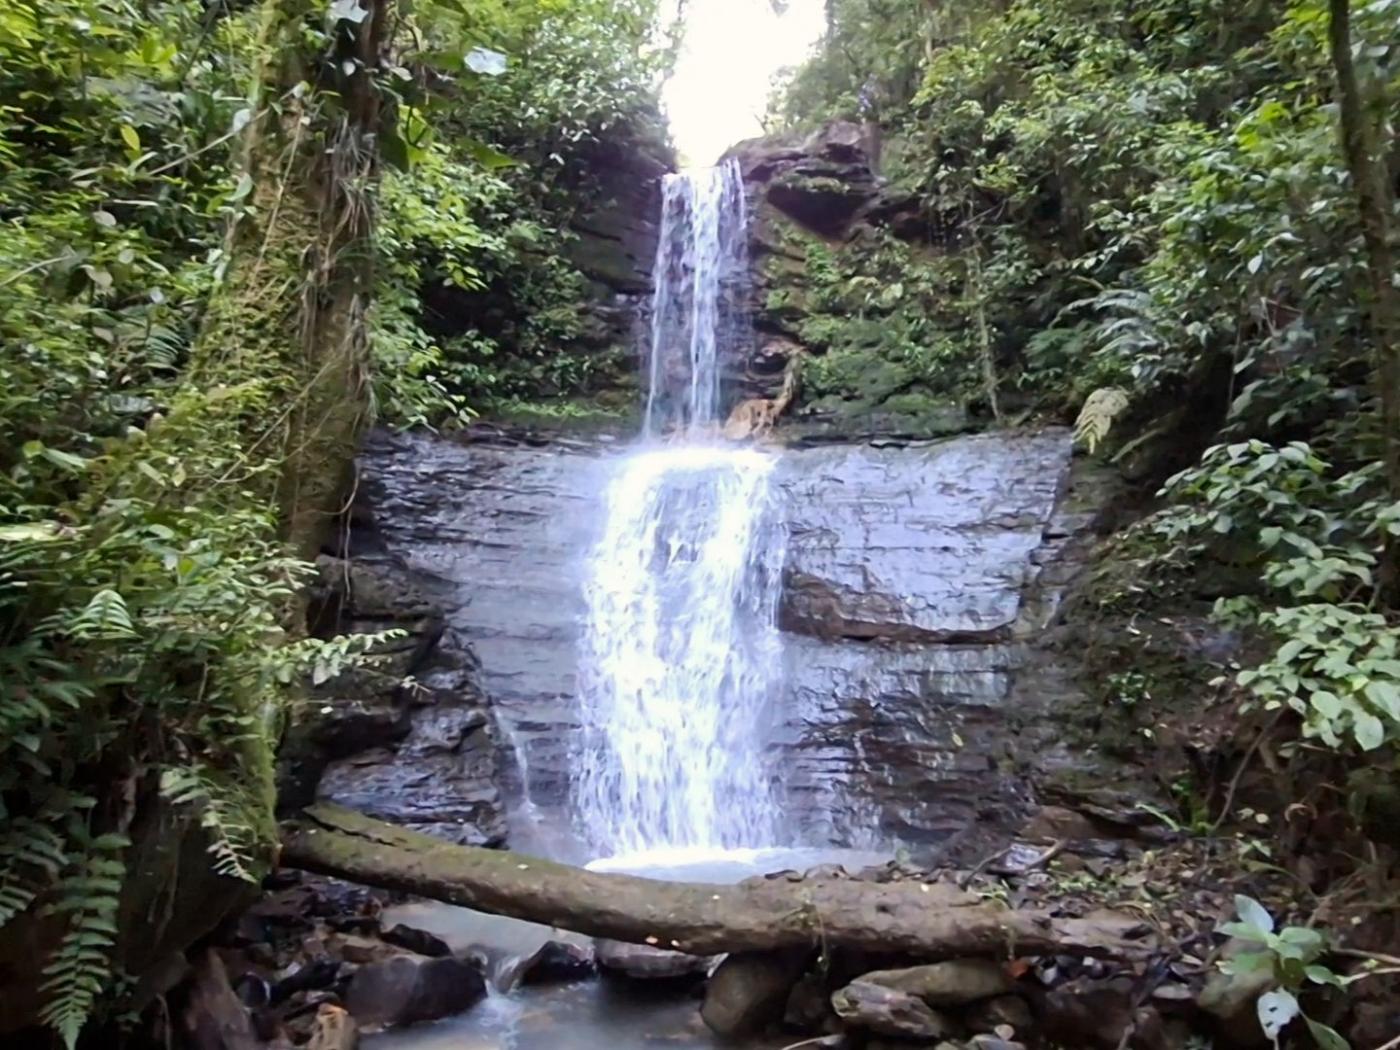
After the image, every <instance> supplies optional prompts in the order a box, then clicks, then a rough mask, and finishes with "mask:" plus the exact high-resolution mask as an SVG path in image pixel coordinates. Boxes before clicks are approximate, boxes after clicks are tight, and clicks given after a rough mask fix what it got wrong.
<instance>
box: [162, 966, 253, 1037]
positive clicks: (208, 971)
mask: <svg viewBox="0 0 1400 1050" xmlns="http://www.w3.org/2000/svg"><path fill="white" fill-rule="evenodd" d="M181 1020H182V1022H183V1027H184V1032H185V1044H186V1045H187V1046H189V1047H190V1048H191V1050H260V1047H261V1045H262V1041H261V1040H260V1039H259V1038H258V1037H257V1034H256V1033H255V1032H254V1031H253V1021H252V1017H251V1016H250V1015H249V1013H248V1011H247V1010H246V1009H245V1008H244V1006H243V1004H242V1003H241V1002H239V1000H238V996H237V995H235V994H234V991H233V988H232V987H231V986H230V985H229V980H228V972H227V971H226V970H225V969H224V964H223V961H222V960H221V959H220V958H219V956H218V955H217V954H216V953H215V952H214V951H213V950H212V949H206V950H205V951H204V953H203V954H202V955H201V956H200V957H199V959H198V961H196V963H195V965H194V975H193V982H192V984H191V987H190V996H189V1001H188V1003H186V1005H185V1010H184V1014H183V1015H182V1018H181Z"/></svg>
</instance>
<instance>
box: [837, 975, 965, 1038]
mask: <svg viewBox="0 0 1400 1050" xmlns="http://www.w3.org/2000/svg"><path fill="white" fill-rule="evenodd" d="M831 1006H832V1009H834V1010H835V1011H836V1016H838V1017H839V1018H841V1020H842V1021H844V1022H845V1023H846V1024H847V1025H849V1026H850V1027H852V1028H860V1029H864V1030H865V1031H869V1032H876V1033H878V1034H880V1035H894V1036H900V1037H903V1038H909V1039H942V1038H945V1037H947V1036H950V1035H952V1034H953V1033H954V1031H955V1030H956V1026H955V1025H954V1024H953V1022H952V1021H950V1020H949V1019H948V1018H947V1017H945V1016H943V1015H942V1014H940V1013H937V1012H935V1011H934V1010H933V1008H932V1007H930V1006H929V1005H928V1004H927V1003H925V1002H924V1001H923V1000H922V999H920V998H918V997H917V996H914V995H910V994H909V993H908V992H901V991H899V990H897V989H894V988H887V987H885V986H884V985H879V984H871V983H870V982H869V981H864V980H860V981H852V982H851V983H850V984H848V985H846V987H844V988H842V989H840V990H839V991H837V992H835V993H833V994H832V996H831Z"/></svg>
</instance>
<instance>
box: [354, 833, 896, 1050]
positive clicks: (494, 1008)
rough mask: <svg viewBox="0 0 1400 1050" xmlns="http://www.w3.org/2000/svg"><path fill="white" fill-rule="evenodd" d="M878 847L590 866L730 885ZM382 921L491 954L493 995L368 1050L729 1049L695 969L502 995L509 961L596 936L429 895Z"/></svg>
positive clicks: (648, 857) (869, 858) (667, 856)
mask: <svg viewBox="0 0 1400 1050" xmlns="http://www.w3.org/2000/svg"><path fill="white" fill-rule="evenodd" d="M888 860H889V857H888V856H887V855H885V854H881V853H877V852H873V851H855V850H829V849H828V850H822V849H794V850H783V849H769V850H731V851H723V852H716V851H713V850H711V851H705V850H698V849H687V850H669V851H658V852H655V853H651V854H633V855H629V856H623V857H614V858H609V859H608V860H605V861H598V862H595V863H593V864H590V865H588V866H589V867H590V868H592V869H593V870H595V871H612V872H625V873H628V874H634V875H645V876H648V877H651V878H657V879H674V880H676V881H685V882H702V883H715V884H726V883H735V882H739V881H741V880H742V879H746V878H750V877H753V876H756V875H763V874H768V873H773V872H781V871H806V870H809V869H811V868H814V867H818V866H821V865H830V864H836V865H840V866H842V867H844V868H845V869H846V870H848V871H858V870H860V869H862V868H865V867H871V866H875V865H879V864H883V863H885V862H886V861H888ZM381 922H382V923H383V924H384V925H386V926H389V925H393V924H396V923H403V924H404V925H406V926H410V927H413V928H415V929H420V930H426V931H427V932H429V933H432V934H434V935H436V936H437V937H440V938H442V940H443V941H445V942H446V943H447V945H448V946H449V947H450V948H451V949H452V950H453V952H454V953H456V954H465V953H469V952H480V953H481V954H483V955H485V956H486V959H487V973H488V975H489V978H490V992H489V994H488V996H487V998H486V999H485V1000H483V1001H482V1002H480V1003H478V1004H477V1005H476V1006H475V1007H474V1008H473V1009H471V1010H469V1011H467V1012H466V1013H464V1014H459V1015H457V1016H455V1017H447V1018H444V1019H442V1020H440V1021H437V1022H434V1023H431V1024H425V1025H417V1026H414V1027H411V1028H404V1029H396V1030H392V1031H387V1032H382V1033H379V1034H377V1035H370V1036H367V1037H366V1039H365V1040H364V1042H363V1044H362V1045H363V1046H364V1047H365V1048H366V1050H564V1048H567V1050H656V1048H660V1047H666V1048H674V1050H715V1048H720V1047H729V1048H730V1050H734V1047H735V1046H736V1044H735V1043H734V1042H733V1041H732V1040H728V1041H726V1040H723V1039H720V1038H719V1037H717V1036H716V1035H714V1033H712V1032H710V1031H709V1030H708V1029H707V1028H706V1027H705V1026H704V1024H703V1023H702V1022H701V1020H700V1012H699V998H698V994H699V991H700V987H701V985H700V984H699V981H698V975H694V976H691V977H683V978H674V979H662V978H649V979H648V978H634V977H628V976H620V975H614V974H610V973H607V972H604V973H603V974H601V975H599V976H596V977H592V978H588V979H585V980H579V981H570V982H566V983H562V984H551V985H528V986H525V987H515V988H512V989H510V990H509V991H501V990H500V987H499V986H500V984H501V983H503V982H509V980H510V977H509V974H510V971H511V969H512V966H513V965H514V964H516V963H518V962H519V960H521V959H523V958H526V957H528V956H529V955H531V954H532V953H533V952H534V951H535V950H536V949H538V948H539V947H540V946H541V945H543V944H544V943H545V942H547V941H551V940H553V941H572V942H576V943H585V944H586V943H589V938H586V937H581V936H579V935H578V934H574V933H569V932H567V931H564V930H558V929H555V928H552V927H549V926H541V925H538V924H536V923H529V922H521V921H519V920H516V919H507V918H503V917H501V916H496V915H486V914H483V913H481V912H476V911H471V910H469V909H467V908H454V907H451V906H450V905H446V904H438V903H435V902H432V901H422V902H415V903H411V904H404V905H399V906H396V907H393V908H388V909H385V911H384V913H383V915H382V916H381ZM790 1042H791V1040H790V1039H782V1038H773V1039H761V1038H760V1039H751V1040H748V1041H745V1042H744V1043H742V1044H740V1045H741V1046H742V1047H743V1050H770V1048H777V1047H782V1046H785V1045H787V1044H788V1043H790Z"/></svg>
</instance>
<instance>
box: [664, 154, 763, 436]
mask: <svg viewBox="0 0 1400 1050" xmlns="http://www.w3.org/2000/svg"><path fill="white" fill-rule="evenodd" d="M747 227H748V216H747V214H746V210H745V207H744V182H743V179H742V178H741V177H740V174H739V165H738V162H737V161H733V160H730V161H728V162H726V163H725V164H723V165H721V166H719V167H717V168H703V169H699V170H697V171H692V172H681V173H680V174H677V175H667V176H666V177H665V179H664V181H663V184H662V204H661V235H660V238H659V240H658V242H657V249H656V264H655V267H654V279H655V282H656V289H655V291H654V293H653V294H652V303H651V340H650V346H649V348H648V349H649V353H648V355H647V360H648V365H647V380H648V382H647V400H646V416H645V423H644V427H643V432H644V433H645V434H646V435H647V436H655V435H657V434H660V433H661V432H662V431H663V430H665V429H666V428H667V427H671V428H678V429H684V428H687V427H691V428H694V427H702V426H704V425H706V424H713V423H715V422H717V418H716V417H717V414H718V409H719V365H720V353H721V350H724V351H727V352H731V353H732V352H734V351H742V350H743V349H744V348H745V344H746V343H747V340H748V324H747V318H746V317H745V316H744V310H743V295H744V286H745V283H746V281H747V277H748V245H747Z"/></svg>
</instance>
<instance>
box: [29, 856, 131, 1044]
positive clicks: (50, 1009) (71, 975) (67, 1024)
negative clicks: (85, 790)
mask: <svg viewBox="0 0 1400 1050" xmlns="http://www.w3.org/2000/svg"><path fill="white" fill-rule="evenodd" d="M126 845H127V840H126V839H125V838H123V837H122V836H118V835H104V836H102V837H101V838H99V839H96V840H94V841H93V842H92V843H90V844H89V851H88V853H87V855H86V856H85V857H84V858H83V861H82V865H81V866H80V867H79V868H78V869H77V870H76V871H75V872H73V873H71V874H70V875H68V876H66V877H65V878H64V879H63V880H62V881H60V883H59V885H58V899H57V900H56V901H55V902H54V904H53V905H52V906H51V907H50V908H49V911H50V912H51V913H53V914H59V915H66V916H67V917H68V928H67V930H66V931H65V933H64V935H63V940H62V941H61V942H60V943H59V946H58V949H57V951H55V952H54V954H53V956H52V957H51V958H50V959H49V964H48V965H47V966H45V967H44V971H43V973H44V977H45V980H44V983H43V984H42V985H40V991H41V992H43V993H44V994H45V995H46V996H47V1002H46V1003H45V1004H44V1007H43V1009H42V1010H41V1011H40V1014H39V1019H40V1020H41V1021H42V1022H43V1023H44V1024H46V1025H48V1026H49V1027H50V1028H52V1029H53V1030H54V1031H55V1032H57V1033H58V1035H59V1037H60V1038H61V1039H62V1040H63V1042H64V1045H65V1046H67V1048H68V1050H74V1047H75V1046H76V1045H77V1042H78V1035H79V1033H81V1032H82V1029H83V1025H85V1024H86V1023H87V1021H88V1018H89V1017H90V1016H92V1008H93V1004H94V1003H96V1001H97V997H98V996H99V995H100V994H101V993H102V989H103V987H104V986H105V985H106V983H107V981H108V979H109V978H110V977H111V972H112V970H111V961H110V955H111V951H112V948H113V947H114V946H115V944H116V939H117V906H118V901H119V899H120V895H121V889H122V882H123V880H124V879H125V876H126V866H125V865H124V864H123V863H122V861H121V859H120V856H119V854H120V851H121V850H122V849H123V848H124V847H125V846H126Z"/></svg>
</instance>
